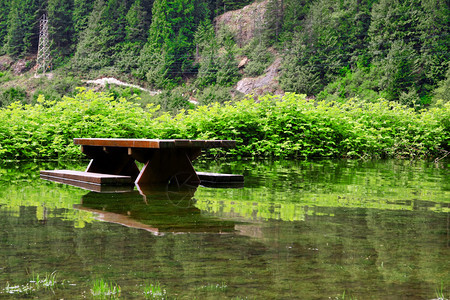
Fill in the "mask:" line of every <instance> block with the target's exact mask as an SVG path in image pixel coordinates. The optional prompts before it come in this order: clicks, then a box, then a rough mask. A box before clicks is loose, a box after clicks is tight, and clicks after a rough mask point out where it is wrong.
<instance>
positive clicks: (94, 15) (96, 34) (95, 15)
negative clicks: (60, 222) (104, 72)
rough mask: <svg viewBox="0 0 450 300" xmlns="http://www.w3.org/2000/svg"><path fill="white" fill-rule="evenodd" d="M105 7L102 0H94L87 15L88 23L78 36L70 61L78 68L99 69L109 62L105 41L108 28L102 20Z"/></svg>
mask: <svg viewBox="0 0 450 300" xmlns="http://www.w3.org/2000/svg"><path fill="white" fill-rule="evenodd" d="M105 9H106V4H105V1H104V0H96V1H95V5H94V8H93V10H92V12H91V14H90V16H89V22H88V24H89V25H88V27H87V28H86V29H85V30H84V31H83V33H82V34H81V36H80V41H79V43H78V45H77V50H76V52H75V55H74V58H73V61H72V64H73V66H74V67H75V68H77V69H79V70H84V71H86V70H89V69H101V68H103V67H105V66H108V65H110V64H111V57H110V56H108V53H107V41H106V38H107V36H108V31H109V30H110V29H109V28H108V27H106V26H104V24H103V22H102V17H103V15H104V12H105Z"/></svg>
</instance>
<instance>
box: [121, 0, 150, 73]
mask: <svg viewBox="0 0 450 300" xmlns="http://www.w3.org/2000/svg"><path fill="white" fill-rule="evenodd" d="M152 2H153V1H149V0H147V1H145V0H136V1H135V2H134V3H133V4H132V5H131V7H130V9H129V10H128V12H127V14H126V16H125V19H126V25H125V40H124V41H123V43H122V44H121V46H120V51H119V52H118V53H116V55H115V56H116V65H117V67H118V68H119V69H120V70H121V71H122V72H132V71H133V70H134V69H136V68H137V66H138V62H137V60H136V57H139V54H140V51H141V50H142V48H143V46H144V44H145V41H146V40H147V33H148V29H149V26H150V21H151V17H150V16H151V13H150V16H149V15H148V9H146V7H148V5H150V3H152Z"/></svg>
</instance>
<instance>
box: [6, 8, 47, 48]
mask: <svg viewBox="0 0 450 300" xmlns="http://www.w3.org/2000/svg"><path fill="white" fill-rule="evenodd" d="M42 5H43V1H39V0H13V1H12V2H11V10H10V12H9V14H8V21H7V29H8V30H7V31H8V32H7V35H6V38H5V50H6V52H7V54H9V55H11V56H14V57H17V56H21V55H24V54H26V53H31V52H32V51H37V46H38V40H39V22H38V19H39V17H40V13H41V12H42V11H41V6H42Z"/></svg>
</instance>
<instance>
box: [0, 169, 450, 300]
mask: <svg viewBox="0 0 450 300" xmlns="http://www.w3.org/2000/svg"><path fill="white" fill-rule="evenodd" d="M86 165H87V162H81V163H80V162H26V163H18V162H4V163H2V164H1V165H0V175H1V177H0V239H1V243H0V298H8V297H11V298H15V299H17V298H40V299H43V298H44V299H45V298H49V299H77V298H93V297H94V296H93V295H92V294H93V293H97V294H98V296H96V297H94V298H102V297H104V298H109V297H113V298H114V297H116V298H121V299H143V298H148V299H163V298H164V299H344V298H345V299H437V298H439V297H441V296H445V297H447V298H448V297H450V289H449V287H450V264H449V260H450V172H449V170H450V161H448V160H447V161H443V162H440V163H439V164H435V163H433V162H426V161H403V160H386V161H385V160H376V161H352V160H318V161H306V162H304V161H275V162H268V161H241V162H230V161H209V160H201V161H197V162H196V163H195V167H196V169H197V170H198V171H207V172H220V173H236V174H243V175H244V176H245V184H244V186H243V187H239V186H236V187H233V188H230V187H227V188H221V187H203V186H199V187H197V188H189V187H186V188H183V189H172V188H166V187H161V188H154V189H150V190H147V191H139V190H137V189H134V190H131V191H126V192H120V193H119V192H116V193H98V192H93V191H87V190H83V189H80V188H78V187H74V186H68V185H64V184H60V183H54V182H49V181H45V180H42V179H40V178H39V170H43V169H50V170H51V169H61V168H62V169H75V170H83V169H84V168H85V166H86ZM102 283H106V285H107V287H108V288H110V294H111V295H109V296H108V289H107V288H106V287H103V290H102V288H99V286H102ZM119 289H120V294H119ZM105 290H106V291H105ZM102 293H103V294H102ZM105 294H106V295H107V296H102V295H105Z"/></svg>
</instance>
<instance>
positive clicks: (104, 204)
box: [74, 188, 237, 235]
mask: <svg viewBox="0 0 450 300" xmlns="http://www.w3.org/2000/svg"><path fill="white" fill-rule="evenodd" d="M195 191H196V188H190V189H186V190H182V191H177V192H173V191H167V190H165V189H158V188H156V189H153V190H152V191H151V192H150V191H147V192H146V193H145V195H143V194H142V192H138V191H131V192H124V193H112V194H107V195H105V194H101V193H93V192H89V193H88V194H86V195H84V196H83V197H82V198H81V204H77V205H74V208H75V209H78V210H84V211H89V212H92V213H94V214H95V216H96V219H98V220H101V221H105V222H109V223H115V224H120V225H123V226H127V227H132V228H137V229H144V230H147V231H149V232H152V233H153V234H155V235H161V234H165V233H188V232H209V233H225V232H234V231H235V229H234V227H235V225H236V224H237V222H235V221H227V220H221V219H218V218H215V217H212V216H208V215H204V214H202V213H201V211H200V210H199V209H198V208H196V207H195V205H194V199H193V197H194V193H195Z"/></svg>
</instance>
